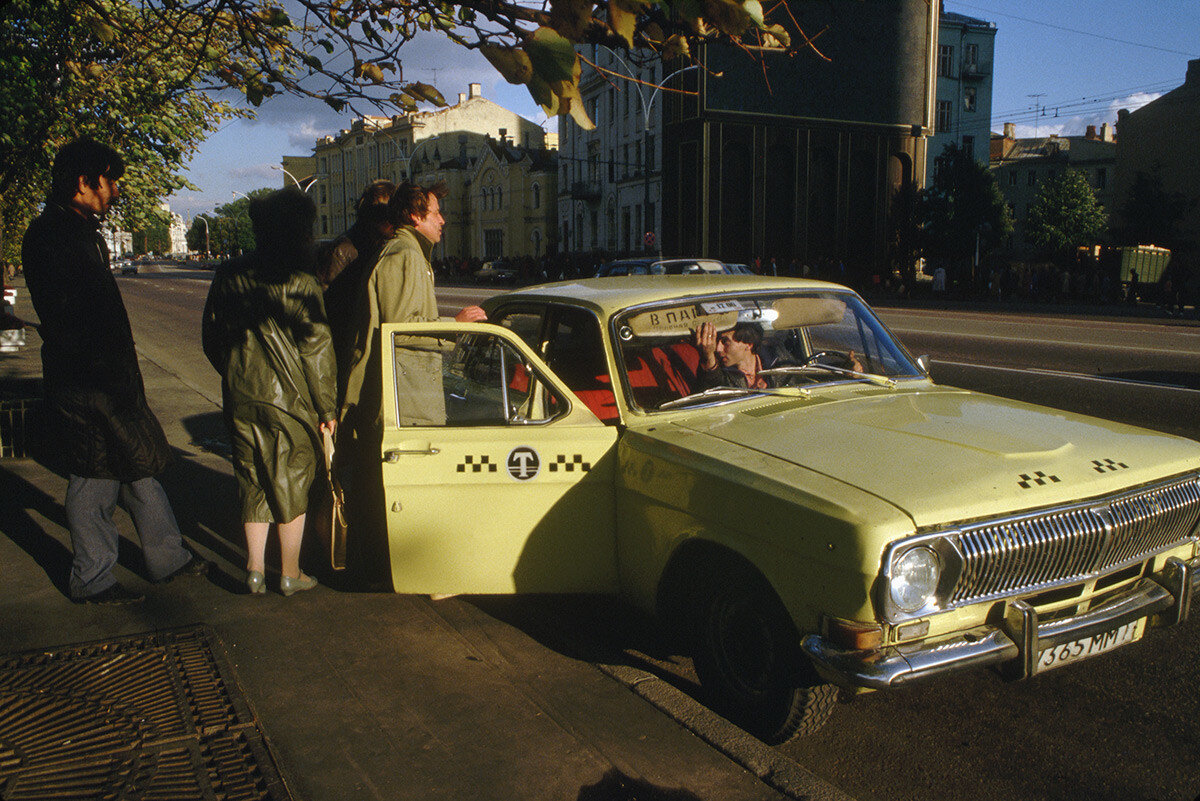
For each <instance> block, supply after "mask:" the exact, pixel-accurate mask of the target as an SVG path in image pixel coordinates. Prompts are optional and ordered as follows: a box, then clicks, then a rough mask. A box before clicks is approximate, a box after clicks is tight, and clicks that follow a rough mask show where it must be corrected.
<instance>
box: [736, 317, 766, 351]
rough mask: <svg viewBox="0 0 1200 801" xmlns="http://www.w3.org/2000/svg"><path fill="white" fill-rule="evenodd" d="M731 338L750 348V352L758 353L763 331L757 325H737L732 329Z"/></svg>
mask: <svg viewBox="0 0 1200 801" xmlns="http://www.w3.org/2000/svg"><path fill="white" fill-rule="evenodd" d="M733 338H734V339H736V340H737V341H738V342H742V343H745V344H747V345H749V346H750V350H752V351H754V352H755V353H758V348H759V346H760V345H762V341H763V330H762V326H761V325H759V324H758V323H738V324H737V325H735V326H734V327H733Z"/></svg>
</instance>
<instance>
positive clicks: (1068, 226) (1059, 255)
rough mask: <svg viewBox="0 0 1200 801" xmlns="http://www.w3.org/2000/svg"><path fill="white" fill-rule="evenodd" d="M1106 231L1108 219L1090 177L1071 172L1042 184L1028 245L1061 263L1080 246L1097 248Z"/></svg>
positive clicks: (1027, 225)
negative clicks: (1095, 246) (1030, 244)
mask: <svg viewBox="0 0 1200 801" xmlns="http://www.w3.org/2000/svg"><path fill="white" fill-rule="evenodd" d="M1107 227H1108V215H1107V214H1106V213H1105V211H1104V208H1103V207H1102V206H1101V205H1100V203H1099V202H1098V201H1097V200H1096V193H1095V191H1093V190H1092V187H1091V185H1090V184H1088V180H1087V177H1086V176H1085V175H1084V174H1083V173H1082V172H1080V171H1079V170H1074V169H1070V168H1067V169H1065V170H1063V171H1062V172H1060V173H1058V174H1057V175H1055V176H1054V177H1053V178H1047V179H1046V180H1045V181H1042V185H1041V187H1040V188H1039V189H1038V194H1037V197H1036V198H1035V199H1034V201H1033V204H1032V205H1031V206H1030V207H1029V216H1028V218H1027V219H1026V221H1025V232H1026V236H1027V237H1028V238H1029V241H1030V242H1032V243H1033V244H1034V245H1036V246H1037V247H1038V248H1040V249H1041V250H1042V251H1043V252H1044V253H1045V254H1046V255H1048V256H1050V257H1052V258H1055V259H1058V260H1060V261H1065V260H1069V259H1070V257H1071V256H1072V254H1073V253H1074V251H1075V249H1076V248H1077V247H1079V246H1080V245H1092V244H1095V243H1096V240H1097V239H1099V237H1100V235H1101V234H1102V233H1104V231H1105V229H1106V228H1107Z"/></svg>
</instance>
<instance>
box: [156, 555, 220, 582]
mask: <svg viewBox="0 0 1200 801" xmlns="http://www.w3.org/2000/svg"><path fill="white" fill-rule="evenodd" d="M211 566H212V562H210V561H208V560H207V559H203V558H201V557H199V556H197V555H196V554H192V558H191V559H189V560H187V561H186V562H184V563H183V565H181V566H180V567H178V568H176V569H175V570H172V571H171V572H170V573H168V574H167V575H165V576H163V577H162V578H160V579H158V581H156V582H154V583H155V584H166V583H167V582H168V581H170V580H171V579H175V578H179V577H180V576H203V575H204V574H206V573H208V568H209V567H211Z"/></svg>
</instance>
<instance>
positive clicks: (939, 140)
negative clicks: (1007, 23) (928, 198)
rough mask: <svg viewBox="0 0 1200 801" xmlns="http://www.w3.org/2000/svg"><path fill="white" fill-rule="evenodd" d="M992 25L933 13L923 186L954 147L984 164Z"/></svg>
mask: <svg viewBox="0 0 1200 801" xmlns="http://www.w3.org/2000/svg"><path fill="white" fill-rule="evenodd" d="M995 45H996V24H995V23H994V22H985V21H984V20H981V19H975V18H973V17H967V16H964V15H962V14H953V13H948V12H945V11H943V12H941V14H940V15H939V17H938V44H937V97H936V98H935V101H934V126H933V136H932V137H930V140H929V165H928V167H927V171H926V175H925V184H926V185H929V184H930V183H931V182H932V180H933V170H935V169H936V167H937V161H938V157H939V156H940V155H941V153H942V151H943V150H945V148H946V146H947V145H957V146H958V147H960V148H962V150H963V151H965V152H966V153H968V154H970V155H971V157H972V158H974V159H975V160H976V161H978V162H981V163H983V164H987V163H988V146H989V140H990V138H991V126H992V67H993V64H994V63H995V60H994V55H995V49H996V48H995Z"/></svg>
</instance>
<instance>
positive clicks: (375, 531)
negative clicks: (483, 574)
mask: <svg viewBox="0 0 1200 801" xmlns="http://www.w3.org/2000/svg"><path fill="white" fill-rule="evenodd" d="M442 194H443V191H442V188H441V187H440V186H435V187H433V188H425V187H422V186H419V185H417V184H412V183H405V184H402V185H401V186H399V187H398V188H397V189H396V192H395V194H393V195H392V199H391V201H389V203H388V214H389V217H390V218H391V221H392V223H393V224H394V225H395V226H396V231H395V234H393V236H392V238H391V239H390V240H388V242H387V244H385V245H384V247H383V251H382V252H381V253H380V254H379V259H378V260H377V261H376V262H375V266H374V268H373V269H372V270H371V271H370V272H369V273H368V274H367V275H366V276H365V279H364V284H363V286H362V288H361V289H360V291H359V300H358V302H357V303H356V305H355V313H356V315H357V316H356V320H355V324H354V331H355V344H354V348H353V350H352V352H351V354H350V369H349V376H348V378H347V382H346V397H345V400H344V402H343V403H342V409H341V414H340V419H339V423H338V453H339V457H338V464H339V466H338V473H339V477H340V479H341V481H342V486H343V487H344V488H345V492H346V498H347V503H348V506H349V513H350V520H349V532H348V547H349V549H350V554H349V558H350V561H351V563H355V562H357V563H358V564H357V567H358V568H359V570H360V571H361V572H362V576H363V578H365V579H366V580H367V581H368V583H373V584H374V583H386V582H388V581H390V578H391V568H390V565H389V564H388V563H387V562H386V557H387V551H386V537H387V528H386V527H387V521H386V517H385V512H384V508H383V505H384V496H383V477H382V473H381V471H380V460H381V458H382V454H381V447H382V443H383V387H382V372H381V370H382V361H381V358H382V350H383V343H382V342H381V334H380V326H381V325H383V324H384V323H419V322H435V321H436V320H437V319H438V305H437V298H436V297H435V296H434V293H433V268H432V266H431V264H430V255H431V254H432V252H433V246H434V245H436V244H437V243H438V242H440V241H441V238H442V228H443V226H444V225H445V220H444V219H443V218H442V212H441V205H440V201H439V198H440V197H441V195H442ZM454 319H455V320H457V321H458V322H477V321H482V320H484V319H486V315H485V314H484V311H483V309H481V308H479V307H478V306H468V307H466V308H465V309H463V310H462V311H460V312H459V313H458V315H457V316H456V317H455V318H454ZM389 356H390V353H389ZM396 367H397V369H396V373H397V381H398V382H399V383H400V386H399V387H398V391H397V395H398V400H399V403H400V417H401V420H400V424H401V425H440V424H441V423H442V422H444V417H445V411H444V409H442V408H441V402H442V377H441V363H440V356H439V354H437V353H424V352H421V351H419V350H410V351H404V352H402V353H400V354H398V355H397V356H396ZM389 391H390V388H389Z"/></svg>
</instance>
